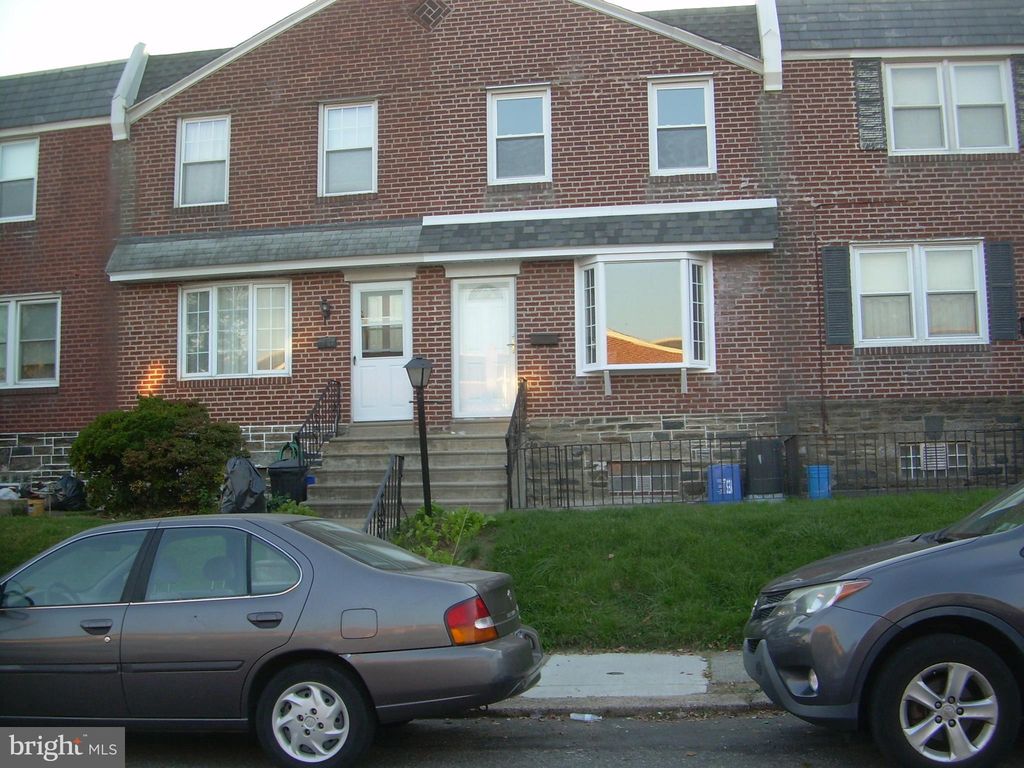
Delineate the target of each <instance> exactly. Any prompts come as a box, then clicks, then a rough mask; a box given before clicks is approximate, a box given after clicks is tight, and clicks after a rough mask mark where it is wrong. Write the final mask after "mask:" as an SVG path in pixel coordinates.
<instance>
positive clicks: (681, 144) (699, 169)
mask: <svg viewBox="0 0 1024 768" xmlns="http://www.w3.org/2000/svg"><path fill="white" fill-rule="evenodd" d="M648 111H649V124H650V145H651V151H650V154H651V175H652V176H670V175H677V174H685V173H714V172H715V169H716V167H717V161H716V159H715V103H714V94H713V91H712V87H711V81H710V80H708V79H700V78H697V79H685V80H678V79H671V80H664V81H663V80H652V81H651V82H650V83H649V84H648Z"/></svg>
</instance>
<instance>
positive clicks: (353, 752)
mask: <svg viewBox="0 0 1024 768" xmlns="http://www.w3.org/2000/svg"><path fill="white" fill-rule="evenodd" d="M375 722H376V721H375V718H374V716H373V714H372V713H371V712H370V708H369V705H368V704H367V702H366V699H365V697H364V696H363V693H362V691H361V690H360V688H359V686H358V685H356V684H355V683H354V682H353V681H352V679H351V678H350V677H349V676H348V675H347V674H345V673H344V672H343V671H342V670H340V669H338V668H335V667H333V666H330V665H328V664H318V663H306V664H296V665H294V666H291V667H288V668H286V669H284V670H282V671H281V672H279V673H278V674H277V675H275V676H274V677H273V678H272V679H271V681H270V682H269V683H268V684H267V687H266V688H265V689H264V690H263V693H262V695H261V696H260V700H259V705H258V706H257V710H256V733H257V736H258V737H259V740H260V743H261V744H262V745H263V748H264V749H265V750H266V751H267V752H268V753H270V755H271V756H272V757H273V758H274V759H275V761H276V762H277V763H278V765H281V766H285V768H296V767H297V766H311V765H316V766H324V767H325V768H340V767H341V766H346V765H350V764H352V762H354V761H355V760H356V759H357V758H358V757H359V756H360V755H362V753H363V752H364V751H366V748H367V747H368V746H369V745H370V742H371V741H372V739H373V731H374V725H375Z"/></svg>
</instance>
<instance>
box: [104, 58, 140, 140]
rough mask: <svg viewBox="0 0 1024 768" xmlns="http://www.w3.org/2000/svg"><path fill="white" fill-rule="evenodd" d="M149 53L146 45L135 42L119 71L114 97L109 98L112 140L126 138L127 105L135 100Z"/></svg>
mask: <svg viewBox="0 0 1024 768" xmlns="http://www.w3.org/2000/svg"><path fill="white" fill-rule="evenodd" d="M147 61H149V55H148V54H147V53H146V46H145V44H143V43H137V44H136V45H135V48H133V49H132V55H131V56H129V57H128V61H127V62H126V63H125V65H124V70H123V71H122V72H121V79H120V80H118V82H117V88H116V89H115V90H114V97H113V98H112V99H111V100H110V131H111V133H112V134H113V136H114V141H123V140H124V139H127V138H128V107H129V106H131V105H132V104H133V103H134V102H135V97H136V96H138V95H139V86H140V85H142V76H143V74H145V72H146V62H147Z"/></svg>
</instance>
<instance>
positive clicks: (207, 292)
mask: <svg viewBox="0 0 1024 768" xmlns="http://www.w3.org/2000/svg"><path fill="white" fill-rule="evenodd" d="M180 312H181V316H180V320H179V328H180V329H181V330H180V341H179V347H180V360H179V370H180V371H181V378H184V379H191V378H214V377H225V378H226V377H232V376H284V375H288V373H289V372H290V370H291V287H290V286H289V285H288V284H287V283H235V284H230V285H216V286H206V287H202V288H185V289H182V291H181V308H180Z"/></svg>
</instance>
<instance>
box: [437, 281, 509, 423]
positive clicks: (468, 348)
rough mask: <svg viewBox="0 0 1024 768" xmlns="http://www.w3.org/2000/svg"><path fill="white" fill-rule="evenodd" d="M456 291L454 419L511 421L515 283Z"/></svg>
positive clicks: (459, 284)
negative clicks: (480, 418) (500, 418)
mask: <svg viewBox="0 0 1024 768" xmlns="http://www.w3.org/2000/svg"><path fill="white" fill-rule="evenodd" d="M452 286H453V287H452V290H453V293H454V296H453V301H452V306H453V307H454V311H455V314H454V317H453V327H454V337H455V338H454V340H453V341H454V347H455V350H454V351H455V355H454V366H453V367H454V371H453V373H454V376H455V392H454V399H455V403H454V405H455V416H456V418H474V417H485V416H508V415H510V414H511V413H512V406H513V405H514V404H515V399H516V323H515V290H514V282H513V278H511V277H497V278H491V279H489V280H455V281H453V282H452Z"/></svg>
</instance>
